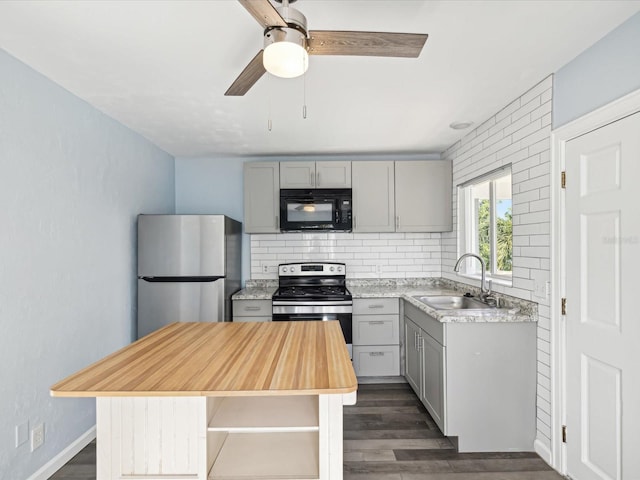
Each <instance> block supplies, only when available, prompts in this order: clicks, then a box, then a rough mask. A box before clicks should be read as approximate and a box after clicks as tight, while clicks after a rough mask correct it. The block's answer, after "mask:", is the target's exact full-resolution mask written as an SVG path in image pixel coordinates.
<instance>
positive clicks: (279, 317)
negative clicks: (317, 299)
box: [273, 306, 353, 358]
mask: <svg viewBox="0 0 640 480" xmlns="http://www.w3.org/2000/svg"><path fill="white" fill-rule="evenodd" d="M277 310H278V309H277V307H275V306H274V312H273V321H274V322H308V321H327V320H337V321H339V322H340V327H341V328H342V334H343V335H344V339H345V342H346V343H347V349H348V350H349V357H350V358H353V357H352V340H351V338H352V333H351V319H352V315H351V312H349V313H327V312H316V313H312V312H309V313H300V312H299V311H298V312H296V313H277ZM298 310H300V308H298Z"/></svg>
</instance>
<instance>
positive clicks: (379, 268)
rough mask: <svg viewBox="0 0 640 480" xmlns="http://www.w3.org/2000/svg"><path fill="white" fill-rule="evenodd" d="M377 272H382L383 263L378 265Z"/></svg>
mask: <svg viewBox="0 0 640 480" xmlns="http://www.w3.org/2000/svg"><path fill="white" fill-rule="evenodd" d="M376 273H382V265H376Z"/></svg>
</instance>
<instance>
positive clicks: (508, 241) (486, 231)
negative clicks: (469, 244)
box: [478, 199, 513, 272]
mask: <svg viewBox="0 0 640 480" xmlns="http://www.w3.org/2000/svg"><path fill="white" fill-rule="evenodd" d="M489 222H490V219H489V200H488V199H484V200H481V201H480V202H479V203H478V255H480V256H481V257H482V259H483V260H484V261H485V264H486V265H491V262H490V260H491V234H490V232H491V229H490V228H489V227H490V225H489ZM512 232H513V221H512V214H511V207H509V208H508V209H507V210H506V211H505V213H504V217H498V218H497V219H496V237H497V244H496V253H497V256H498V262H497V266H498V270H499V271H503V272H510V271H511V262H512V255H513V236H512Z"/></svg>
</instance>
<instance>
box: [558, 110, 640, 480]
mask: <svg viewBox="0 0 640 480" xmlns="http://www.w3.org/2000/svg"><path fill="white" fill-rule="evenodd" d="M566 172H567V185H566V211H565V215H566V220H565V222H566V237H565V238H566V247H565V259H566V264H565V268H566V298H567V313H566V338H567V344H566V379H567V380H566V388H567V392H566V400H567V404H566V423H567V451H566V453H567V474H568V475H569V476H570V477H571V478H573V479H576V480H591V479H624V480H635V479H640V415H639V412H640V308H639V306H640V304H639V303H638V302H637V301H636V300H638V299H639V298H640V288H639V287H640V197H639V195H638V193H639V192H640V113H637V114H635V115H631V116H629V117H626V118H624V119H621V120H619V121H617V122H614V123H612V124H609V125H607V126H605V127H602V128H599V129H597V130H594V131H593V132H590V133H588V134H585V135H583V136H581V137H578V138H576V139H574V140H571V141H569V142H567V147H566Z"/></svg>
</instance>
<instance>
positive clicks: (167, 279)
mask: <svg viewBox="0 0 640 480" xmlns="http://www.w3.org/2000/svg"><path fill="white" fill-rule="evenodd" d="M139 278H140V280H144V281H145V282H150V283H162V282H165V283H184V282H215V281H216V280H220V279H221V278H224V277H211V276H205V277H139Z"/></svg>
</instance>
